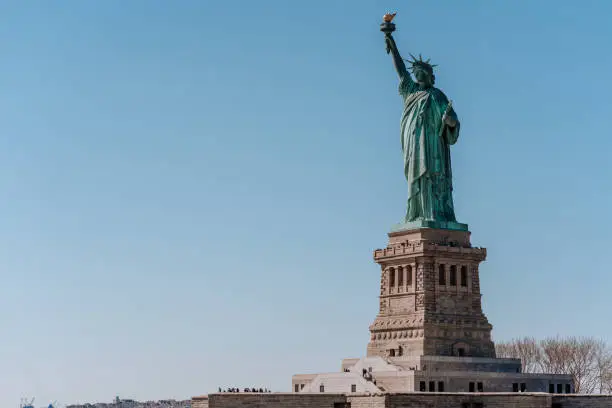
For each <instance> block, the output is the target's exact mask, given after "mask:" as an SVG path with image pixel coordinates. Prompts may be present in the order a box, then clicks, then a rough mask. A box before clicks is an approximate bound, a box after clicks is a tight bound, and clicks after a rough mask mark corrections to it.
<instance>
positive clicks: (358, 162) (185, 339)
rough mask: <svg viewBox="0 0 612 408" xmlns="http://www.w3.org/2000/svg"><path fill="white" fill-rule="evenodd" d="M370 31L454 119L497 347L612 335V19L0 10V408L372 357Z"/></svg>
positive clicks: (380, 76) (378, 221)
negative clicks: (528, 339)
mask: <svg viewBox="0 0 612 408" xmlns="http://www.w3.org/2000/svg"><path fill="white" fill-rule="evenodd" d="M289 4H291V5H289ZM387 10H397V11H398V13H399V14H398V17H397V19H396V23H397V26H398V31H397V33H396V40H397V43H398V46H399V48H400V51H401V52H403V53H404V55H405V56H407V55H408V52H412V53H422V54H423V56H426V57H430V58H431V59H432V62H433V63H436V64H438V65H439V67H438V69H437V86H439V87H440V88H441V89H443V90H444V91H445V92H446V94H447V95H449V97H450V98H451V99H453V101H454V106H455V108H456V110H457V112H458V114H459V117H460V119H461V121H462V127H461V131H462V133H461V136H460V139H459V143H458V144H457V145H456V146H454V147H453V149H452V154H453V166H454V183H455V206H456V212H457V217H458V220H459V221H461V222H467V223H468V224H469V225H470V229H471V231H472V233H473V235H472V237H473V243H474V244H475V245H478V246H485V247H487V248H488V259H487V261H486V263H484V264H483V265H482V267H481V273H482V275H481V277H482V290H483V293H484V309H485V313H486V314H487V316H488V317H489V319H490V321H491V322H492V324H493V325H494V331H493V334H494V339H496V340H501V339H510V338H512V337H514V336H523V335H533V336H536V337H544V336H553V335H557V334H561V335H589V336H597V337H601V338H603V339H606V340H610V339H611V336H612V326H610V324H608V323H609V321H610V316H609V314H610V310H612V300H611V298H610V288H611V287H612V273H611V272H612V269H611V268H610V260H609V253H610V248H611V244H612V240H611V239H610V231H611V227H612V217H611V215H610V214H611V212H610V208H612V188H611V186H612V182H611V181H610V180H611V178H612V177H611V176H612V164H611V160H610V157H611V156H610V154H611V152H612V133H611V129H612V126H610V121H611V120H612V115H611V114H610V112H611V108H612V103H611V100H612V80H611V78H610V73H611V72H612V53H611V52H610V46H609V41H610V38H612V26H611V25H610V24H609V19H610V15H611V13H612V3H611V2H608V1H604V0H601V1H590V2H582V3H579V2H569V1H567V2H559V1H544V0H541V1H538V2H529V1H526V0H525V1H516V2H490V1H487V0H482V1H462V2H454V1H450V0H449V1H427V2H424V1H421V2H416V1H415V2H410V3H409V2H406V1H400V0H397V1H371V0H354V1H350V2H348V1H332V0H311V1H303V2H293V1H292V2H287V1H281V0H264V1H251V0H243V1H233V0H223V1H216V2H213V1H199V0H198V1H196V0H192V1H190V0H182V1H161V0H157V1H155V0H131V1H120V0H113V1H111V0H106V1H87V2H85V1H77V0H74V1H68V0H64V1H56V2H44V1H29V2H26V1H22V0H18V1H17V0H15V1H3V2H2V3H0V55H1V56H2V62H1V63H0V95H1V97H0V194H1V196H2V198H3V199H2V200H0V266H1V269H0V270H1V272H0V273H1V277H2V283H1V285H0V332H1V333H2V347H1V348H0V370H1V372H0V406H2V407H12V406H17V404H18V403H19V399H20V398H21V397H31V396H36V397H37V401H38V402H39V403H40V404H47V403H48V402H49V401H52V400H55V399H57V400H58V401H60V402H61V403H77V402H94V401H110V400H111V399H112V398H114V397H115V396H116V395H119V396H121V397H123V398H135V399H139V400H148V399H161V398H176V399H185V398H189V397H191V396H193V395H199V394H205V393H207V392H210V391H214V390H216V388H217V387H218V386H222V387H229V386H238V387H247V386H252V385H256V386H261V387H268V388H272V389H273V390H276V391H289V390H290V387H291V382H290V380H291V379H290V377H291V375H292V374H294V373H302V372H317V371H338V370H339V367H340V359H341V358H344V357H358V356H360V355H363V354H365V349H366V344H367V341H368V325H369V324H370V323H371V322H372V320H373V319H374V317H375V315H376V312H377V307H378V299H377V295H378V290H379V289H378V287H379V277H380V272H379V269H378V268H377V266H376V265H375V264H374V263H373V261H372V251H373V250H374V249H375V248H380V247H384V246H385V245H386V233H387V231H388V230H389V228H390V227H391V225H393V224H395V223H396V222H398V221H399V220H400V219H401V217H402V216H403V213H404V206H405V200H406V184H405V180H404V176H403V172H402V159H401V153H400V143H399V120H400V114H401V109H402V104H401V100H400V98H399V96H398V94H397V79H396V76H395V73H394V71H393V67H392V64H391V60H390V58H389V56H388V55H386V54H385V50H384V41H383V36H382V34H381V33H380V32H379V31H378V24H379V22H380V19H381V16H382V14H383V13H384V12H385V11H387ZM602 323H603V324H602Z"/></svg>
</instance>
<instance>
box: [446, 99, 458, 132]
mask: <svg viewBox="0 0 612 408" xmlns="http://www.w3.org/2000/svg"><path fill="white" fill-rule="evenodd" d="M452 112H453V101H449V102H448V105H447V106H446V110H445V111H444V115H442V122H443V123H444V124H445V125H447V126H450V127H455V126H457V118H456V117H455V115H453V114H452Z"/></svg>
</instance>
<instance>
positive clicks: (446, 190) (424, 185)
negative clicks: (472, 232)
mask: <svg viewBox="0 0 612 408" xmlns="http://www.w3.org/2000/svg"><path fill="white" fill-rule="evenodd" d="M394 30H395V25H394V24H390V23H383V24H382V25H381V31H383V32H384V33H385V42H386V46H387V53H389V54H391V56H392V59H393V63H394V66H395V69H396V71H397V73H398V75H399V94H400V95H401V97H402V99H403V101H404V110H403V113H402V119H401V122H400V123H401V125H400V141H401V145H402V152H403V158H404V175H405V176H406V180H407V182H408V204H407V209H406V216H405V219H404V224H400V226H401V225H403V227H402V228H401V229H408V226H409V225H415V228H422V227H425V226H429V228H447V229H460V230H467V225H466V224H461V223H457V222H456V218H455V209H454V206H453V195H452V191H453V185H452V170H451V155H450V146H451V145H453V144H455V143H456V142H457V139H458V138H459V128H460V123H459V119H458V118H457V114H456V113H455V110H454V109H453V107H452V103H451V102H450V101H449V100H448V98H447V97H446V95H445V94H444V93H443V92H442V91H441V90H439V89H438V88H435V87H434V86H433V85H434V82H435V75H434V73H433V67H434V66H433V65H431V64H430V63H429V60H427V61H423V59H422V58H421V57H419V58H418V59H417V58H415V57H412V59H413V61H411V65H412V68H411V70H412V74H413V75H414V79H413V77H412V75H411V74H410V72H408V70H407V69H406V65H405V63H404V60H403V59H402V57H401V56H400V53H399V51H398V49H397V46H396V44H395V40H394V39H393V36H392V35H391V33H392V32H393V31H394ZM418 225H421V227H418Z"/></svg>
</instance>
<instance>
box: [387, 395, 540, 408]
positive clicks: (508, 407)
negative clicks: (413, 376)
mask: <svg viewBox="0 0 612 408" xmlns="http://www.w3.org/2000/svg"><path fill="white" fill-rule="evenodd" d="M550 398H551V397H550V395H548V394H516V393H515V394H478V393H471V394H470V393H466V394H453V393H442V394H430V393H414V394H391V395H389V396H388V399H387V408H405V407H415V408H416V407H419V408H420V407H423V408H425V407H427V408H434V407H435V408H462V407H464V406H467V407H470V408H471V407H472V406H474V405H472V404H474V403H482V404H484V405H483V406H484V407H485V408H550V407H551V403H550ZM465 404H467V405H465Z"/></svg>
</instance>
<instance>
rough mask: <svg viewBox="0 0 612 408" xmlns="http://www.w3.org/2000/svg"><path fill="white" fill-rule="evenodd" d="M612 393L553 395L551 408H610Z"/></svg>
mask: <svg viewBox="0 0 612 408" xmlns="http://www.w3.org/2000/svg"><path fill="white" fill-rule="evenodd" d="M610 407H612V395H579V394H575V395H553V396H552V405H551V408H610Z"/></svg>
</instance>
